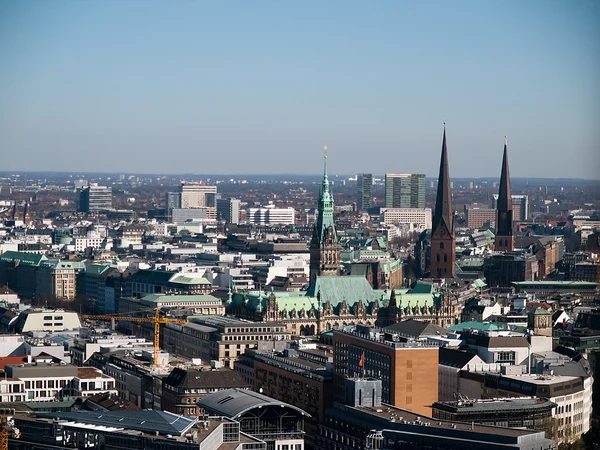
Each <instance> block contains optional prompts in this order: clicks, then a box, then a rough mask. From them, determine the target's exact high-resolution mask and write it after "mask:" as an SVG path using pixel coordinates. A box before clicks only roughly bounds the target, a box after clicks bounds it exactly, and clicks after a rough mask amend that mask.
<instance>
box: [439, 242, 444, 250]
mask: <svg viewBox="0 0 600 450" xmlns="http://www.w3.org/2000/svg"><path fill="white" fill-rule="evenodd" d="M440 250H444V243H443V242H440Z"/></svg>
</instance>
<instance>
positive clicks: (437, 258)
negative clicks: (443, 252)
mask: <svg viewBox="0 0 600 450" xmlns="http://www.w3.org/2000/svg"><path fill="white" fill-rule="evenodd" d="M436 260H437V262H440V255H439V253H438V254H437V255H436Z"/></svg>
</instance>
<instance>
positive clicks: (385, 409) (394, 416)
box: [335, 403, 538, 437]
mask: <svg viewBox="0 0 600 450" xmlns="http://www.w3.org/2000/svg"><path fill="white" fill-rule="evenodd" d="M346 408H347V409H350V410H355V411H364V412H366V413H368V414H371V415H373V416H376V417H379V418H381V419H385V420H386V421H388V422H389V423H390V425H391V424H393V423H395V424H398V425H400V424H402V425H407V426H410V425H416V426H419V425H420V426H423V427H428V428H434V429H435V428H438V429H455V430H461V431H468V432H476V433H481V434H487V435H493V436H499V435H502V436H511V437H520V436H524V435H529V434H532V433H538V432H537V431H534V430H519V429H516V428H503V427H494V426H488V425H478V424H474V423H466V422H450V421H445V420H440V419H434V418H433V417H428V416H423V415H420V414H415V413H413V412H411V411H408V410H406V409H401V408H396V407H395V406H392V405H388V404H385V403H382V404H381V406H379V407H371V406H367V407H352V406H345V405H344V406H338V407H337V408H335V409H339V410H340V412H341V413H343V410H344V409H346ZM390 428H392V427H390Z"/></svg>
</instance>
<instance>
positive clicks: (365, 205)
mask: <svg viewBox="0 0 600 450" xmlns="http://www.w3.org/2000/svg"><path fill="white" fill-rule="evenodd" d="M356 184H357V186H358V201H357V202H356V206H357V208H358V210H359V211H367V210H368V209H369V208H370V207H371V206H373V174H372V173H359V174H358V175H356Z"/></svg>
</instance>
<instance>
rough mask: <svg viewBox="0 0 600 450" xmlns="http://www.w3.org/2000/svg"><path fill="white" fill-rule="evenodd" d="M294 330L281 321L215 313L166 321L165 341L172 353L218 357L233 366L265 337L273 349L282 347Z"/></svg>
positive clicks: (202, 357)
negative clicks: (189, 319)
mask: <svg viewBox="0 0 600 450" xmlns="http://www.w3.org/2000/svg"><path fill="white" fill-rule="evenodd" d="M290 339H291V333H289V332H288V331H287V330H286V327H285V325H282V324H280V323H273V322H271V323H264V322H249V321H245V320H239V319H234V318H231V317H219V316H212V317H207V318H201V319H196V320H195V321H194V322H189V323H186V324H185V325H175V324H167V325H165V328H164V329H163V339H162V345H163V348H164V349H165V350H167V351H168V352H170V353H175V354H179V355H182V356H186V357H188V358H200V359H202V360H203V361H212V360H215V361H219V362H220V363H221V364H222V365H223V366H225V367H229V368H232V369H233V368H234V365H235V362H236V361H237V359H238V358H239V356H240V355H242V354H243V353H244V352H245V351H246V350H247V349H253V348H257V347H258V344H259V342H262V341H266V342H268V344H267V345H270V348H271V349H276V350H283V349H284V348H285V343H286V342H285V341H289V340H290Z"/></svg>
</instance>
